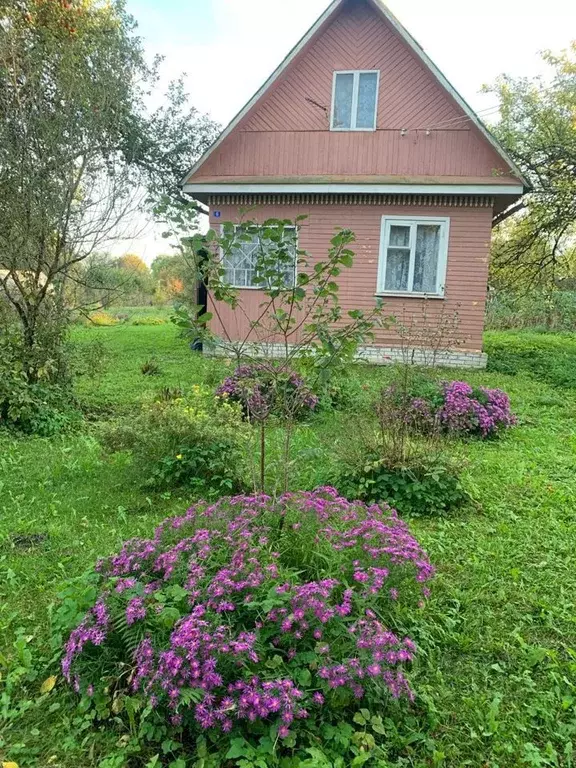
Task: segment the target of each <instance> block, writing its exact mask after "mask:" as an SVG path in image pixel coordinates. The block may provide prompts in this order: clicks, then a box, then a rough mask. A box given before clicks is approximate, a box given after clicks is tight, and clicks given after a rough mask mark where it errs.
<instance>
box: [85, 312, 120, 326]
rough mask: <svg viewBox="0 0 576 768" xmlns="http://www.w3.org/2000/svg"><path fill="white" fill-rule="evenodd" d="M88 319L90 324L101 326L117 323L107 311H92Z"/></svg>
mask: <svg viewBox="0 0 576 768" xmlns="http://www.w3.org/2000/svg"><path fill="white" fill-rule="evenodd" d="M88 319H89V324H90V325H95V326H98V327H101V328H105V327H109V326H111V325H117V324H118V320H116V318H115V317H112V315H109V314H108V313H107V312H92V314H91V315H90V317H89V318H88Z"/></svg>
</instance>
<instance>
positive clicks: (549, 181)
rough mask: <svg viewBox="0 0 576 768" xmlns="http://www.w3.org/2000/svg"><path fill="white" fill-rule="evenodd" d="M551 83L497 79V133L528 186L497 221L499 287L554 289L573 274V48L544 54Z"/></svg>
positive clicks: (575, 114) (575, 130)
mask: <svg viewBox="0 0 576 768" xmlns="http://www.w3.org/2000/svg"><path fill="white" fill-rule="evenodd" d="M543 57H544V60H545V61H546V62H547V64H548V65H549V66H550V67H551V76H550V77H549V78H534V79H527V78H521V79H513V78H510V77H507V76H502V77H500V78H499V80H498V81H497V82H496V83H495V85H494V86H492V87H491V88H488V89H487V90H488V91H491V92H493V93H495V94H496V95H497V96H498V98H499V101H500V115H501V119H500V122H499V123H498V125H497V126H495V128H494V131H495V133H496V134H497V136H498V138H499V139H500V141H501V142H502V144H503V145H504V146H505V147H506V149H507V150H508V152H509V154H510V155H511V156H512V158H513V159H514V161H515V162H516V164H517V165H518V166H519V168H520V169H521V170H522V172H523V173H524V175H525V176H526V178H527V179H528V181H529V182H530V184H531V186H532V190H531V192H529V193H528V194H526V195H524V197H523V198H522V199H521V200H520V201H519V202H518V203H517V204H515V205H514V206H512V207H511V208H509V209H508V210H507V211H505V212H504V213H502V214H500V215H499V216H497V217H496V218H495V220H494V224H495V226H497V227H498V230H497V232H496V237H495V241H494V248H493V269H494V274H495V275H496V277H497V278H499V279H500V280H501V281H503V282H504V283H506V282H508V283H511V284H512V285H518V284H521V285H522V284H523V285H524V286H528V285H530V286H533V285H536V284H538V285H541V286H546V285H553V284H554V283H555V282H556V281H557V280H558V279H560V278H564V277H567V276H570V274H571V272H572V271H573V266H574V265H573V254H574V240H575V238H576V43H572V45H571V46H570V48H569V49H568V50H566V51H564V52H562V53H561V54H560V55H554V54H552V53H545V54H543Z"/></svg>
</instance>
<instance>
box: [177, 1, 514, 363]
mask: <svg viewBox="0 0 576 768" xmlns="http://www.w3.org/2000/svg"><path fill="white" fill-rule="evenodd" d="M183 188H184V190H185V191H186V192H188V193H190V194H191V195H192V196H193V197H194V198H196V199H198V200H200V201H202V202H204V203H207V204H208V206H209V209H210V224H211V227H212V228H218V227H219V225H220V224H221V223H222V222H224V221H238V220H239V215H240V214H239V211H240V210H241V209H246V208H248V207H250V208H251V209H252V210H251V212H250V218H252V219H256V220H261V221H264V220H265V219H268V218H283V219H287V218H289V219H292V220H294V219H295V218H296V217H297V216H299V215H302V214H304V215H306V216H307V218H306V219H305V221H304V222H303V226H302V229H301V231H300V235H299V238H300V242H299V247H300V248H302V249H305V250H306V251H308V253H309V254H310V255H311V257H312V258H313V259H314V258H318V259H323V258H326V254H327V252H328V247H329V240H330V238H331V236H332V235H333V234H334V230H335V228H336V227H345V228H349V229H351V230H352V231H353V232H355V234H356V243H355V246H354V250H355V252H356V258H355V263H354V267H353V268H352V269H351V270H347V271H346V274H344V275H343V277H342V282H341V297H342V300H343V301H342V303H343V306H344V307H345V308H346V309H351V308H364V309H368V308H370V307H372V306H374V303H375V301H376V297H383V298H384V302H385V306H386V310H387V312H388V313H390V314H394V315H396V316H397V317H399V316H402V317H404V319H406V318H407V317H408V318H410V317H411V316H412V317H416V318H417V317H419V316H421V315H422V307H423V302H426V311H427V315H428V318H429V322H434V320H433V318H435V317H436V318H438V317H439V316H440V315H442V314H443V315H444V317H446V316H447V315H450V314H451V313H454V312H455V311H457V312H458V314H459V318H460V327H459V336H460V339H461V343H460V344H459V345H458V348H457V349H454V351H453V352H452V353H449V354H448V356H447V359H443V360H439V361H438V362H444V363H450V364H454V365H464V366H470V367H483V366H484V365H485V362H486V357H485V355H483V354H482V330H483V322H484V306H485V299H486V289H487V276H488V256H489V246H490V237H491V222H492V218H493V215H494V214H495V213H498V212H500V211H502V210H504V209H505V208H507V207H508V206H509V205H510V204H511V203H512V202H514V201H515V200H517V199H518V198H519V197H520V196H521V195H522V194H523V192H524V190H525V188H526V182H525V181H524V179H523V178H522V176H521V174H520V172H519V170H518V169H517V168H516V167H515V166H514V164H513V162H512V161H511V159H510V158H509V157H507V155H506V153H505V152H504V150H503V149H502V147H501V146H500V145H499V144H498V142H497V141H496V139H495V138H494V137H493V136H492V135H491V134H490V133H489V131H488V130H487V129H486V127H485V126H484V125H483V124H482V122H481V121H480V120H479V119H478V117H477V116H476V115H475V114H474V112H473V111H472V110H471V108H470V107H469V106H468V105H467V104H466V102H465V101H464V100H463V99H462V97H461V96H460V95H459V94H458V93H457V92H456V91H455V90H454V88H453V87H452V86H451V85H450V83H449V82H448V81H447V80H446V78H445V77H444V75H443V74H442V73H441V72H440V71H439V70H438V69H437V67H436V66H435V65H434V64H433V63H432V61H430V59H429V58H428V56H427V55H426V53H425V52H424V51H423V49H422V48H421V47H420V46H419V45H418V43H417V42H416V41H415V40H414V39H413V38H412V37H411V35H410V34H409V33H408V32H407V31H406V29H405V28H404V27H403V26H402V25H401V24H400V22H399V21H398V20H397V19H396V18H395V17H394V16H393V15H392V13H391V12H390V11H389V10H388V8H387V7H386V6H385V5H384V4H383V3H382V2H381V0H334V1H333V2H332V3H331V5H330V6H329V7H328V9H327V10H326V11H325V13H324V14H323V15H322V16H321V17H320V18H319V19H318V21H317V22H316V23H315V24H314V25H313V27H312V28H311V29H310V30H309V31H308V32H307V34H306V35H305V36H304V37H303V38H302V40H301V41H300V42H299V43H298V45H297V46H296V47H295V48H294V49H293V50H292V51H291V52H290V54H289V55H288V57H287V58H286V59H285V60H284V61H283V62H282V64H280V66H279V67H278V69H277V70H276V71H275V72H274V73H273V74H272V76H271V77H270V78H269V79H268V80H267V81H266V83H264V85H263V86H262V88H261V89H260V90H259V91H258V93H256V95H255V96H254V97H253V98H252V99H251V101H250V102H249V103H248V104H247V105H246V106H245V107H244V109H242V111H241V112H240V113H239V114H238V115H237V116H236V117H235V118H234V120H233V121H232V122H231V123H230V125H229V126H228V127H227V128H226V129H225V130H224V131H223V133H222V134H221V136H220V137H219V138H218V139H217V141H216V142H215V143H214V144H213V145H212V146H211V147H210V149H209V150H208V151H207V152H206V153H205V154H204V156H203V157H202V158H201V159H200V160H199V161H198V163H197V164H196V165H195V167H194V168H193V169H192V171H191V172H190V173H189V175H188V176H187V178H186V180H185V182H184V187H183ZM225 266H226V269H227V274H228V276H229V280H230V281H231V282H232V283H233V284H234V285H236V286H237V287H238V288H240V289H241V290H242V291H246V293H245V294H243V298H244V300H245V306H246V304H247V305H248V306H250V307H252V308H253V309H252V311H253V312H254V314H256V313H257V310H258V306H259V305H260V304H261V301H262V296H261V293H260V291H259V290H258V289H257V287H255V286H254V285H253V283H252V281H253V279H254V265H253V264H252V263H251V260H250V247H249V244H243V245H242V247H241V248H239V250H238V252H237V253H233V254H231V255H230V257H229V258H228V260H227V263H226V265H225ZM219 310H220V313H223V317H224V319H225V322H226V325H227V328H228V330H229V331H230V329H232V333H234V334H236V336H237V338H243V337H244V335H245V334H246V333H247V331H249V325H247V322H246V320H245V319H244V318H241V317H240V315H239V313H236V316H235V315H234V313H233V312H232V311H231V310H229V309H228V308H227V307H221V308H219ZM430 318H432V319H430ZM213 322H216V321H213ZM214 330H215V331H216V332H218V330H219V329H218V327H217V325H216V326H215V328H214ZM398 345H399V339H398V335H397V333H396V332H395V331H394V329H393V328H392V329H390V330H387V331H384V330H382V331H381V332H380V333H379V335H378V336H377V339H376V341H375V343H374V346H372V347H370V348H368V349H363V350H362V356H363V357H365V358H368V359H371V360H373V361H374V362H383V361H385V360H389V359H390V358H392V359H394V358H395V357H396V358H397V357H399V356H400V354H401V351H400V348H399V346H398Z"/></svg>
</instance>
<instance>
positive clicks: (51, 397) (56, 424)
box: [0, 355, 81, 437]
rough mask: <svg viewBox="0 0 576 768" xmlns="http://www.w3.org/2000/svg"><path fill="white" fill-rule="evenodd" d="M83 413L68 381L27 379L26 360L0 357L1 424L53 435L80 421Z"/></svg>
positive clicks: (31, 433)
mask: <svg viewBox="0 0 576 768" xmlns="http://www.w3.org/2000/svg"><path fill="white" fill-rule="evenodd" d="M80 421H81V415H80V413H79V411H78V410H77V409H76V408H75V404H74V400H73V397H72V395H71V392H70V389H69V387H68V386H66V385H65V384H64V383H63V384H62V385H58V384H52V383H50V382H49V381H46V380H41V381H36V382H33V383H32V382H30V381H28V380H27V378H26V375H25V372H24V370H23V366H22V363H21V362H20V361H16V360H13V359H10V357H9V356H8V355H7V356H6V357H4V358H0V427H6V428H7V429H11V430H16V431H18V432H24V433H25V434H29V435H39V436H40V437H51V436H52V435H56V434H58V433H59V432H64V431H66V430H68V429H71V428H73V427H74V426H76V425H78V423H79V422H80Z"/></svg>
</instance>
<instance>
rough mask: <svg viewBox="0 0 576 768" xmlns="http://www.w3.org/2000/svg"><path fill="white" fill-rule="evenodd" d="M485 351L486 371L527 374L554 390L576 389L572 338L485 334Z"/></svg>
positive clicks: (525, 334)
mask: <svg viewBox="0 0 576 768" xmlns="http://www.w3.org/2000/svg"><path fill="white" fill-rule="evenodd" d="M484 349H485V351H486V352H487V354H488V370H489V371H495V372H498V373H507V374H510V375H516V374H518V373H529V374H531V375H532V376H534V377H535V378H537V379H539V380H540V381H545V382H548V383H549V384H551V385H552V386H555V387H562V388H572V387H576V342H575V341H574V336H573V334H569V335H568V334H535V333H515V334H512V333H506V334H502V333H488V334H486V340H485V343H484Z"/></svg>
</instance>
